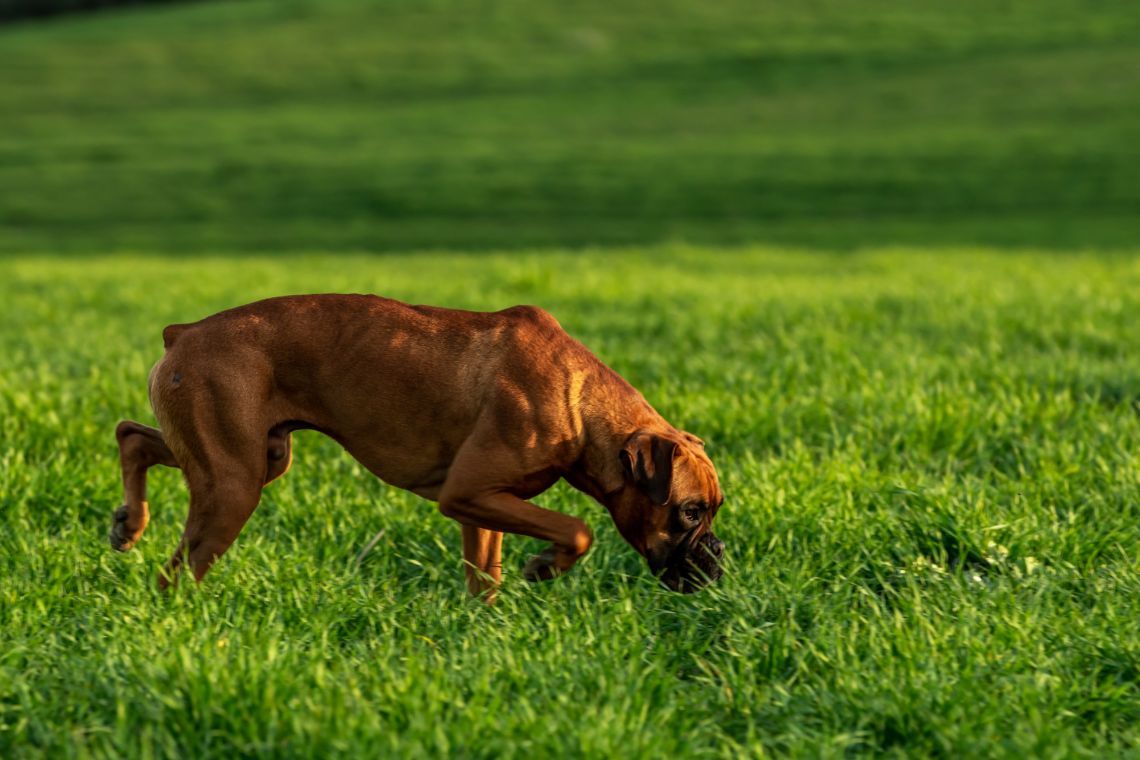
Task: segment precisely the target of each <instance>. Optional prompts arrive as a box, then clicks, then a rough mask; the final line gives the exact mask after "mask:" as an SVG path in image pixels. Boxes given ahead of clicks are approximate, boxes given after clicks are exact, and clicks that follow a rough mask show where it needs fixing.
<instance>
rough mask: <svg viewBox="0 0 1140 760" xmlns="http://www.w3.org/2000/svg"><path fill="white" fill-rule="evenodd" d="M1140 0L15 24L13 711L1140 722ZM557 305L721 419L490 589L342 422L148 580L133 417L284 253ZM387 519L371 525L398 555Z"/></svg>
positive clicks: (394, 729) (653, 392)
mask: <svg viewBox="0 0 1140 760" xmlns="http://www.w3.org/2000/svg"><path fill="white" fill-rule="evenodd" d="M1137 39H1140V4H1137V3H1088V2H1083V1H1080V2H1078V0H1007V1H1005V2H1001V3H995V2H991V1H990V0H961V1H960V2H954V3H947V2H940V3H939V2H927V1H926V0H919V1H917V2H911V3H905V4H903V3H895V2H888V1H887V0H867V1H866V2H862V3H859V4H858V7H855V6H854V5H852V4H850V3H847V2H843V1H842V0H813V2H810V3H803V2H801V3H776V2H769V1H768V0H762V1H760V2H754V1H752V0H717V2H711V3H701V2H692V1H691V0H660V1H659V2H654V3H648V2H639V0H606V1H605V2H601V1H599V0H582V1H580V2H579V1H578V0H575V1H573V2H565V3H555V4H549V3H548V4H536V3H529V2H524V0H495V1H494V2H491V1H486V2H484V1H483V0H478V1H477V2H462V3H460V2H458V1H457V0H430V1H429V0H425V1H424V2H419V1H417V2H395V1H391V2H372V1H365V0H320V1H319V2H318V1H317V0H243V1H242V2H196V3H186V4H171V5H169V6H166V5H164V6H163V7H160V8H141V7H140V8H132V9H129V10H126V11H122V12H114V13H100V14H94V15H90V16H76V17H70V18H60V19H55V20H52V21H49V22H43V23H22V24H13V25H10V26H6V27H5V28H2V29H0V757H2V758H5V759H7V758H24V757H40V756H51V757H67V756H74V757H84V756H91V757H107V758H111V757H114V758H118V757H140V758H142V757H179V758H182V757H236V756H251V755H259V756H262V755H264V756H288V757H298V756H302V757H305V756H307V757H322V758H324V757H337V756H339V757H352V758H356V757H419V756H425V755H426V756H441V757H442V756H457V757H476V758H482V757H486V758H492V757H494V758H500V757H504V758H511V757H519V758H530V757H553V758H560V757H633V758H657V757H672V756H701V757H717V756H722V757H733V758H736V757H742V756H761V755H780V756H783V755H790V756H806V757H840V756H842V757H847V756H851V755H855V754H867V755H891V756H897V757H904V756H906V757H923V756H944V757H990V756H994V757H1010V758H1022V757H1027V756H1033V757H1058V758H1061V757H1066V758H1067V757H1080V756H1096V757H1103V756H1132V757H1135V756H1138V755H1140V558H1138V555H1137V547H1138V546H1140V519H1138V517H1140V459H1138V457H1140V445H1138V444H1140V358H1138V357H1140V352H1138V350H1137V349H1138V348H1140V345H1138V344H1140V337H1138V334H1137V330H1136V326H1137V320H1136V314H1137V313H1140V255H1138V254H1140V183H1138V182H1137V181H1136V179H1137V176H1138V173H1137V167H1138V166H1140V148H1138V145H1140V143H1138V142H1137V139H1136V136H1137V135H1138V134H1140V96H1138V93H1140V48H1138V47H1137V45H1136V40H1137ZM319 291H348V292H376V293H380V294H384V295H388V296H393V297H396V298H401V299H405V300H410V301H416V302H424V303H434V304H440V305H448V306H455V307H468V308H478V309H495V308H502V307H505V306H509V305H513V304H516V303H535V304H539V305H542V306H544V307H546V308H547V309H549V310H550V311H552V312H554V313H555V315H556V316H557V317H558V318H559V319H560V320H561V322H562V323H563V325H564V326H565V327H566V328H567V329H568V330H569V331H570V332H571V333H572V334H574V335H575V336H577V337H579V338H580V339H582V340H583V341H584V342H585V343H586V344H587V345H589V346H590V347H592V348H593V349H594V350H595V351H596V352H597V353H598V354H599V355H600V356H601V357H602V358H603V359H604V360H605V361H607V362H608V363H609V364H610V365H611V366H613V367H614V368H615V369H617V370H618V371H619V372H621V373H622V374H623V375H625V376H626V377H627V378H628V379H629V380H631V381H632V382H633V383H634V384H635V385H636V386H638V387H639V388H640V389H641V390H642V391H643V392H644V393H645V395H646V396H647V397H648V398H649V400H650V401H651V402H652V403H654V404H655V405H656V406H657V408H658V409H659V410H660V411H661V412H662V413H663V414H664V415H665V416H666V417H667V418H668V419H670V420H671V421H673V422H674V423H675V424H677V425H678V426H680V427H683V428H686V429H689V430H691V431H693V432H695V433H697V434H698V435H700V436H701V437H703V438H705V439H706V440H707V441H708V442H709V450H710V453H711V454H712V456H713V459H714V461H716V462H717V464H718V466H719V469H720V473H721V480H722V485H723V486H724V489H725V492H726V494H727V497H728V501H727V503H726V505H725V507H724V509H723V510H722V512H721V513H720V517H719V518H718V520H717V533H718V535H720V536H721V537H722V538H723V539H724V540H725V542H726V543H727V545H728V549H727V557H728V559H727V572H726V575H725V577H724V578H723V579H722V581H721V582H720V583H719V584H717V585H716V586H715V587H712V588H709V589H707V590H705V591H703V592H702V593H700V594H696V595H693V596H679V595H674V594H671V593H670V592H668V591H666V590H664V589H663V588H661V587H660V585H659V584H658V583H657V581H656V580H655V579H654V578H653V577H651V575H650V574H649V572H648V570H647V569H646V568H645V567H644V563H643V562H642V561H641V560H640V558H639V557H638V556H637V555H636V554H635V552H634V551H633V550H632V549H630V548H629V547H628V546H627V545H626V544H625V543H624V542H622V541H621V539H620V538H619V537H618V535H617V533H616V531H615V530H614V528H613V526H612V525H611V524H610V522H609V518H608V516H607V515H606V513H605V511H604V510H603V509H602V508H601V507H599V506H597V505H596V504H593V503H592V502H590V501H589V499H587V498H586V497H584V496H582V495H580V494H577V493H576V492H574V491H572V490H571V489H569V488H568V487H565V486H558V487H556V488H555V489H554V490H552V491H551V492H550V493H548V494H546V495H544V496H543V497H542V498H540V499H538V500H537V501H539V503H541V504H542V505H544V506H548V507H552V508H555V509H559V510H563V511H566V512H569V513H572V514H576V515H579V516H581V517H583V518H584V519H586V520H587V521H588V522H589V523H590V524H591V526H592V527H593V528H594V530H595V533H596V536H597V540H596V543H595V545H594V548H593V549H592V550H591V552H590V554H589V555H588V556H587V557H586V559H585V560H584V561H583V562H581V563H580V564H579V566H578V567H577V568H576V569H575V570H574V571H573V572H572V573H571V574H570V575H568V576H567V577H564V578H561V579H558V580H557V581H555V582H553V583H549V584H544V585H538V586H534V585H528V584H526V583H525V582H524V581H522V580H521V578H520V575H519V573H518V569H519V568H520V567H521V565H522V564H523V562H524V561H525V560H526V558H527V557H528V556H529V554H531V553H532V552H534V551H535V550H536V549H537V548H538V545H537V542H534V541H530V540H528V539H520V538H508V539H507V541H506V547H505V563H504V564H505V566H506V568H507V570H506V579H505V584H504V587H503V589H502V593H501V596H500V602H499V604H498V605H497V606H495V607H494V608H487V607H485V606H483V605H480V604H477V603H473V602H471V601H470V600H468V599H467V598H466V595H465V591H464V584H463V570H462V563H461V559H460V555H459V545H460V537H459V530H458V528H457V526H456V525H455V524H453V523H451V522H450V521H448V520H446V519H444V518H443V517H441V516H440V515H439V514H438V512H437V511H436V509H435V507H434V506H433V505H431V504H428V503H426V502H423V501H422V500H419V499H417V498H416V497H414V496H411V495H409V494H407V493H403V492H398V491H395V490H393V489H390V488H387V487H386V486H384V485H383V484H381V483H379V482H378V481H376V480H375V479H373V478H372V477H371V476H369V475H367V474H366V473H365V472H364V471H363V470H362V468H360V467H359V466H358V465H356V464H355V463H354V462H353V461H352V460H351V459H350V458H348V457H347V456H346V455H345V454H344V453H343V452H342V451H340V450H339V449H338V447H337V446H336V445H335V444H333V443H332V442H331V441H329V440H327V439H325V438H322V437H321V436H319V435H318V434H316V433H311V432H305V433H299V434H297V436H296V441H295V449H296V463H295V465H294V468H293V470H292V471H291V472H290V473H289V474H288V475H287V476H286V477H285V478H283V479H282V480H281V481H279V482H276V483H274V484H273V485H272V486H270V487H269V488H268V489H267V490H266V493H265V497H264V499H263V501H262V505H261V507H260V509H259V511H258V513H257V514H255V515H254V517H253V519H252V520H251V521H250V523H249V525H248V526H247V528H246V530H245V532H244V534H243V535H242V536H241V538H240V539H239V540H238V542H237V544H236V545H235V548H234V549H233V550H232V551H231V552H230V553H229V554H228V555H226V557H225V558H224V559H223V560H222V561H221V562H220V563H219V565H218V566H217V567H216V568H215V569H214V570H213V571H212V572H211V574H210V576H209V577H208V579H207V583H206V584H204V585H203V586H201V587H194V586H193V585H192V584H190V585H185V586H182V587H180V588H179V589H178V590H177V591H176V592H175V593H172V594H170V595H167V596H163V595H160V594H159V593H158V592H157V591H156V590H155V580H156V575H157V571H158V568H159V567H160V565H161V564H162V563H163V562H164V561H165V560H166V558H167V557H168V556H169V554H170V552H171V551H172V550H173V547H174V545H175V544H176V542H177V538H178V536H179V534H180V532H181V530H182V525H183V521H184V519H185V512H186V490H185V487H184V485H183V484H182V482H181V480H180V478H179V477H178V474H177V473H175V472H172V471H162V470H157V469H156V470H154V471H152V474H151V483H150V486H151V487H150V492H151V493H150V501H151V505H152V508H153V515H154V517H153V521H152V523H151V526H150V528H149V529H148V532H147V535H146V536H145V537H144V538H143V540H142V542H141V543H140V545H139V546H138V548H137V549H136V550H135V551H134V552H132V553H130V554H127V555H119V554H115V553H113V552H112V551H111V550H110V548H109V547H108V546H107V542H106V539H105V535H106V532H107V529H108V527H109V522H110V516H111V512H112V510H113V509H114V508H115V507H116V506H118V504H119V503H120V485H119V474H118V459H117V450H116V447H115V442H114V438H113V429H114V425H115V423H116V422H117V421H118V420H120V419H123V418H131V419H137V420H140V421H144V422H145V421H151V420H152V417H151V415H150V411H149V408H148V405H147V400H146V390H145V384H146V376H147V372H148V370H149V368H150V366H151V364H152V363H153V362H154V361H155V360H157V358H158V357H159V356H160V355H161V351H162V341H161V329H162V327H163V326H164V325H166V324H168V323H172V322H184V321H190V320H194V319H197V318H200V317H203V316H205V315H207V314H210V313H213V312H215V311H217V310H219V309H222V308H226V307H229V306H234V305H237V304H240V303H245V302H249V301H252V300H255V299H257V298H259V297H263V296H269V295H275V294H282V293H297V292H319ZM378 533H379V534H380V538H379V540H378V542H377V543H376V544H375V546H374V548H373V549H372V550H371V551H369V552H367V553H363V554H362V552H363V550H364V549H365V547H366V546H368V544H369V542H370V541H371V539H372V538H373V537H374V536H376V535H377V534H378Z"/></svg>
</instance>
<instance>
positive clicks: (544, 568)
mask: <svg viewBox="0 0 1140 760" xmlns="http://www.w3.org/2000/svg"><path fill="white" fill-rule="evenodd" d="M560 575H562V571H561V570H559V569H558V566H557V565H556V564H555V554H554V547H553V546H551V547H550V548H548V549H547V550H546V551H544V552H542V553H541V554H536V555H534V556H533V557H531V558H530V559H529V560H528V561H527V563H526V565H524V566H523V577H524V578H526V579H527V580H528V581H532V582H533V581H549V580H551V579H553V578H557V577H558V576H560Z"/></svg>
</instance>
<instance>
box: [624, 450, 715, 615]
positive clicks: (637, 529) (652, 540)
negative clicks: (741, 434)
mask: <svg viewBox="0 0 1140 760" xmlns="http://www.w3.org/2000/svg"><path fill="white" fill-rule="evenodd" d="M618 459H619V461H620V464H621V469H622V473H623V484H622V486H621V488H620V489H619V490H617V491H615V492H614V493H612V494H610V498H609V500H608V501H609V504H608V505H607V506H609V508H610V512H611V514H612V515H613V518H614V523H615V524H616V525H617V528H618V531H619V532H620V533H621V534H622V536H623V537H624V538H625V540H626V541H628V542H629V543H630V544H631V545H632V546H633V548H635V549H637V551H639V552H640V553H641V554H642V555H643V556H644V557H645V558H646V559H647V560H648V561H649V568H650V569H651V570H652V571H653V572H654V573H655V574H656V575H657V576H658V577H659V578H660V579H661V582H662V583H664V584H665V585H666V586H668V587H669V588H670V589H672V590H674V591H684V592H691V591H696V590H697V589H699V588H701V587H702V586H704V585H705V584H706V583H708V582H709V581H714V580H716V579H717V578H719V577H720V575H721V567H720V558H721V556H722V555H723V554H724V543H723V542H721V540H720V539H718V538H717V537H716V536H715V535H713V532H712V521H713V518H714V517H715V516H716V513H717V510H718V509H720V505H721V503H722V502H723V501H724V497H723V496H722V495H721V492H720V484H719V482H718V481H717V476H716V468H714V467H713V463H712V461H711V460H710V459H709V458H708V455H707V454H705V448H704V443H703V442H702V441H701V439H699V438H697V437H696V436H694V435H691V434H689V433H684V432H681V431H675V430H668V431H661V432H657V431H639V432H637V433H634V434H633V435H632V436H630V438H629V439H628V440H627V441H626V442H625V444H624V445H623V446H622V448H621V450H620V451H619V452H618Z"/></svg>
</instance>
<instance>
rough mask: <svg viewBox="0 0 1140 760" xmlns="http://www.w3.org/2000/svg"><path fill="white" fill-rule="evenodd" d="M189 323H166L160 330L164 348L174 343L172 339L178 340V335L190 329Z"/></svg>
mask: <svg viewBox="0 0 1140 760" xmlns="http://www.w3.org/2000/svg"><path fill="white" fill-rule="evenodd" d="M190 327H191V325H167V326H166V328H165V329H164V330H163V331H162V345H163V346H164V347H165V348H170V347H171V346H173V345H174V341H176V340H178V336H179V335H181V334H182V333H184V332H186V331H187V330H188V329H190Z"/></svg>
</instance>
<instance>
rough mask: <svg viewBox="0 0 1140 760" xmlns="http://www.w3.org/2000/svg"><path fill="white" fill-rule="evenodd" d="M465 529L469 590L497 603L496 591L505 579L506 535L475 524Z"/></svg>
mask: <svg viewBox="0 0 1140 760" xmlns="http://www.w3.org/2000/svg"><path fill="white" fill-rule="evenodd" d="M462 527H463V561H464V564H465V565H466V567H465V570H466V572H467V590H468V591H469V592H471V596H474V597H477V598H480V599H482V600H483V601H485V602H486V603H487V604H493V603H494V601H495V589H496V587H497V586H498V585H499V580H500V579H501V578H502V577H503V534H502V532H501V531H497V530H488V529H487V528H479V527H476V526H474V525H464V526H462Z"/></svg>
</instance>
